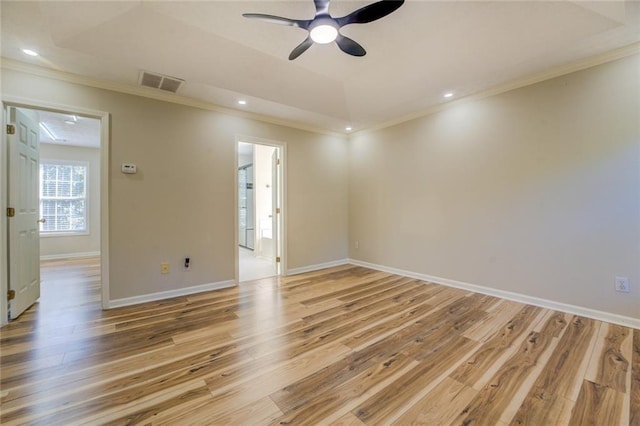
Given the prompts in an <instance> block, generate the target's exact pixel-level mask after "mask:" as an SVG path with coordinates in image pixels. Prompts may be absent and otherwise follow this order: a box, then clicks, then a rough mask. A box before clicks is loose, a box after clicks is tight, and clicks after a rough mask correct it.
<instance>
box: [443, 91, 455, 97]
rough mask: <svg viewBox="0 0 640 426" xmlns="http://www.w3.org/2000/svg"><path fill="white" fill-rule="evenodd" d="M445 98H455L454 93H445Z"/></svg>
mask: <svg viewBox="0 0 640 426" xmlns="http://www.w3.org/2000/svg"><path fill="white" fill-rule="evenodd" d="M444 97H445V98H451V97H453V93H451V92H449V93H445V94H444Z"/></svg>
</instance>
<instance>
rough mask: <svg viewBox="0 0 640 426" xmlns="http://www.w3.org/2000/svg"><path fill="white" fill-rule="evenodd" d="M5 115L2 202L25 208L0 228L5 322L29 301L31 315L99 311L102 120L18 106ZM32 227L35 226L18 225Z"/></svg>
mask: <svg viewBox="0 0 640 426" xmlns="http://www.w3.org/2000/svg"><path fill="white" fill-rule="evenodd" d="M5 116H6V117H7V122H10V123H12V124H11V126H8V129H7V145H6V148H7V163H8V164H7V165H8V167H7V169H8V170H9V178H8V179H7V182H8V185H7V201H8V205H14V204H15V205H16V206H21V205H25V206H27V208H25V207H24V206H21V207H17V208H15V209H14V211H15V213H14V215H15V217H10V219H9V221H8V226H7V233H6V235H7V242H6V247H7V250H6V252H5V251H4V250H3V252H4V253H6V255H7V264H8V266H9V267H8V278H9V279H8V283H7V286H8V288H9V294H10V299H11V300H9V302H8V305H7V314H8V315H7V317H8V319H15V318H17V317H18V316H19V315H21V314H22V312H24V311H25V310H27V309H29V308H30V307H31V306H32V305H34V303H35V302H36V301H38V302H39V303H38V304H37V305H36V307H35V308H36V309H37V310H38V314H39V315H44V314H48V313H51V314H55V313H56V312H57V313H59V312H61V311H65V312H67V311H68V310H69V308H73V307H76V306H86V305H87V304H95V305H96V306H100V305H101V300H102V297H101V296H102V294H103V289H102V288H101V287H100V276H101V273H100V266H101V265H100V264H101V257H100V256H101V246H102V239H101V233H102V228H103V227H102V219H103V218H102V217H101V215H102V214H101V212H102V207H101V202H102V199H103V197H102V196H101V192H102V189H103V184H102V182H101V180H102V170H101V169H102V167H103V158H102V156H103V154H102V149H103V147H102V138H103V132H102V126H103V121H104V118H103V119H99V118H94V117H91V116H88V115H86V116H85V115H83V114H79V113H73V112H60V111H51V110H45V109H39V108H37V107H26V106H21V107H18V106H8V107H7V110H6V112H5ZM9 127H11V131H9ZM25 129H27V130H25ZM23 133H24V134H28V135H29V137H28V138H23ZM23 139H24V141H26V143H23ZM21 145H28V146H29V147H30V150H29V165H28V166H27V167H26V168H25V169H26V170H27V171H26V172H22V171H19V170H20V169H21V168H22V166H21V165H24V164H25V161H23V160H24V159H25V158H26V157H25V154H24V153H23V152H22V151H20V150H21V149H22V148H21V147H20V146H21ZM20 193H22V195H20ZM24 194H28V197H25V196H24ZM25 199H29V201H28V202H26V203H24V200H25ZM31 216H34V217H33V218H32V217H31ZM32 222H35V223H36V226H35V229H31V228H29V227H25V226H24V225H23V224H24V223H28V224H31V223H32ZM22 228H25V229H27V232H23V231H24V230H23V229H22ZM29 234H30V235H29ZM25 241H28V247H27V244H25ZM78 260H80V262H79V263H78ZM87 265H90V268H89V269H90V270H91V272H90V273H89V275H91V276H92V278H95V279H96V280H94V281H96V282H97V284H98V285H97V286H96V285H93V286H92V287H91V289H89V288H85V287H86V286H85V283H86V278H87V272H86V269H87ZM78 267H79V268H78ZM79 278H80V279H79ZM76 281H77V282H76ZM25 283H26V284H25ZM26 288H29V291H26V290H24V289H26ZM12 296H13V297H12Z"/></svg>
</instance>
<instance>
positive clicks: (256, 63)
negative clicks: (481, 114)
mask: <svg viewBox="0 0 640 426" xmlns="http://www.w3.org/2000/svg"><path fill="white" fill-rule="evenodd" d="M370 3H371V2H362V1H345V0H333V1H332V2H331V6H330V12H331V14H332V15H333V16H342V15H346V14H348V13H350V12H351V11H353V10H355V9H358V8H360V7H363V6H365V5H367V4H370ZM1 8H2V29H1V31H2V33H1V35H2V56H3V57H5V58H11V59H15V60H19V61H24V62H29V63H32V64H36V65H39V66H43V67H48V68H52V69H55V70H60V71H65V72H70V73H74V74H79V75H83V76H88V77H92V78H95V79H101V80H107V81H112V82H117V83H121V84H129V85H132V86H135V85H137V82H138V77H139V72H140V70H147V71H152V72H157V73H161V74H165V75H170V76H174V77H178V78H182V79H184V80H186V83H185V84H184V85H183V86H182V88H181V89H180V90H179V91H178V94H179V95H181V96H183V97H187V98H191V99H195V100H199V101H204V102H209V103H213V104H216V105H220V106H224V107H228V108H234V109H242V110H246V111H250V112H255V113H259V114H264V115H268V116H271V117H274V118H276V119H281V120H286V121H288V122H294V123H299V124H300V125H304V126H311V127H314V128H320V129H326V130H330V131H340V132H342V131H344V128H345V126H347V125H351V126H352V127H353V128H354V130H358V129H362V128H366V127H371V126H375V125H379V124H380V123H384V122H389V121H393V120H397V119H400V118H402V117H405V116H410V115H412V114H415V113H416V112H418V111H422V110H426V109H429V108H431V107H433V106H435V105H438V104H441V103H443V102H446V100H445V99H443V97H442V95H443V94H444V93H446V92H453V93H454V97H453V98H452V99H459V98H461V97H465V96H468V95H472V94H475V93H479V92H482V91H485V90H487V89H490V88H492V87H496V86H499V85H502V84H506V83H507V82H511V81H515V80H519V79H524V78H527V77H529V76H532V75H537V74H540V73H543V72H546V71H549V70H552V69H555V68H558V67H560V66H562V65H565V64H567V63H569V62H572V61H577V60H581V59H584V58H588V57H590V56H593V55H598V54H601V53H604V52H607V51H610V50H612V49H616V48H619V47H623V46H628V45H630V44H633V43H637V42H638V41H640V2H637V1H603V2H592V1H589V2H573V1H537V0H531V1H456V0H450V1H410V0H409V1H406V2H405V4H404V5H403V6H402V7H401V8H400V9H398V10H397V11H396V12H394V13H392V14H391V15H389V16H387V17H385V18H383V19H380V20H378V21H375V22H372V23H369V24H363V25H351V26H347V27H344V28H343V29H342V32H343V34H344V35H346V36H348V37H351V38H353V39H354V40H356V41H357V42H359V43H360V44H361V45H362V46H364V48H365V49H366V50H367V55H366V56H364V57H361V58H357V57H352V56H349V55H346V54H344V53H343V52H341V51H340V50H339V49H338V48H337V46H336V45H335V44H334V43H332V44H329V45H314V46H312V47H311V48H310V49H309V50H308V51H306V52H305V53H304V54H303V55H302V56H300V57H299V58H298V59H296V60H294V61H289V60H288V55H289V52H290V51H291V50H292V49H293V48H294V47H295V46H297V45H298V44H299V43H300V42H301V41H302V40H304V38H305V37H306V33H305V31H304V30H302V29H299V28H294V27H287V26H281V25H273V24H269V23H264V22H260V21H255V20H249V19H246V18H243V17H242V13H246V12H256V13H265V14H271V15H280V16H285V17H289V18H295V19H310V18H312V17H313V15H314V12H315V8H314V5H313V1H312V0H295V1H268V0H262V1H201V2H181V1H154V0H144V1H104V2H72V1H43V2H37V1H34V2H31V1H15V2H13V1H6V0H3V1H2V3H1ZM21 48H30V49H33V50H36V51H38V52H39V53H40V54H41V56H40V57H37V58H31V57H27V56H25V55H24V54H23V53H22V52H21V50H20V49H21ZM239 99H246V100H247V101H248V104H247V105H245V106H239V105H238V104H237V101H238V100H239Z"/></svg>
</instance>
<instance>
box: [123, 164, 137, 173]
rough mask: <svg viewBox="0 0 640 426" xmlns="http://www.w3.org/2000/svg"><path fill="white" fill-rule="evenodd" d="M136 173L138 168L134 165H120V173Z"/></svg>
mask: <svg viewBox="0 0 640 426" xmlns="http://www.w3.org/2000/svg"><path fill="white" fill-rule="evenodd" d="M137 172H138V168H137V167H136V165H135V164H126V163H123V164H122V173H127V174H134V173H137Z"/></svg>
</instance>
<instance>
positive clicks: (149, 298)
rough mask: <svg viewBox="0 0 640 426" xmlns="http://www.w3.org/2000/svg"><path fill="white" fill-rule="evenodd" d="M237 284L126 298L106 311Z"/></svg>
mask: <svg viewBox="0 0 640 426" xmlns="http://www.w3.org/2000/svg"><path fill="white" fill-rule="evenodd" d="M235 285H236V282H235V281H233V280H229V281H220V282H217V283H208V284H201V285H196V286H192V287H186V288H180V289H176V290H167V291H160V292H158V293H151V294H143V295H140V296H133V297H125V298H124V299H115V300H110V301H108V302H107V306H106V309H112V308H120V307H123V306H131V305H138V304H140V303H146V302H155V301H156V300H163V299H170V298H172V297H180V296H188V295H190V294H195V293H202V292H205V291H211V290H220V289H222V288H228V287H233V286H235Z"/></svg>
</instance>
